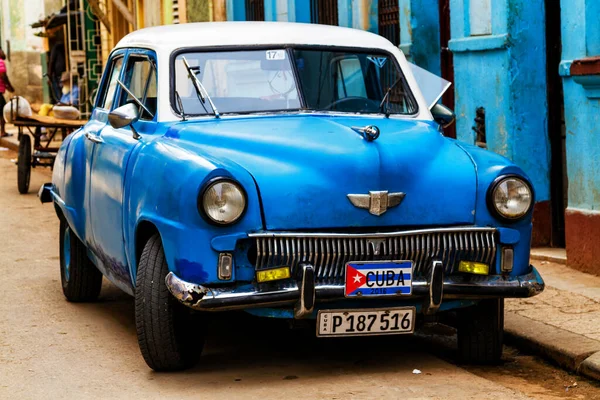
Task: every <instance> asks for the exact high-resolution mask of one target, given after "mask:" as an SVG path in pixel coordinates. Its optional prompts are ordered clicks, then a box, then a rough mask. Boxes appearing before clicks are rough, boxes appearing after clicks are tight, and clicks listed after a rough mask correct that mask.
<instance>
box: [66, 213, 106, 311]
mask: <svg viewBox="0 0 600 400" xmlns="http://www.w3.org/2000/svg"><path fill="white" fill-rule="evenodd" d="M59 241H60V280H61V282H62V289H63V293H64V295H65V297H66V298H67V300H68V301H72V302H86V301H94V300H96V299H97V298H98V295H100V289H101V288H102V273H101V272H100V271H98V269H97V268H96V266H95V265H94V264H93V263H92V262H91V261H90V259H89V258H88V256H87V248H86V247H85V245H84V244H83V243H81V241H80V240H79V238H77V236H76V235H75V233H74V232H73V231H71V228H70V227H69V224H67V222H66V221H65V220H63V219H61V221H60V239H59Z"/></svg>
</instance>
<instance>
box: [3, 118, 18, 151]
mask: <svg viewBox="0 0 600 400" xmlns="http://www.w3.org/2000/svg"><path fill="white" fill-rule="evenodd" d="M6 133H12V136H8V137H1V138H0V147H6V148H9V149H11V150H14V151H18V150H19V139H17V135H18V131H17V127H15V126H14V125H11V124H6Z"/></svg>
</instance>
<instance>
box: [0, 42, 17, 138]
mask: <svg viewBox="0 0 600 400" xmlns="http://www.w3.org/2000/svg"><path fill="white" fill-rule="evenodd" d="M5 59H6V54H4V51H3V50H2V49H1V48H0V137H3V136H11V135H12V134H7V133H6V131H5V121H4V116H3V113H2V110H4V105H5V104H6V99H5V98H4V92H6V91H7V90H8V91H9V92H14V91H15V89H14V88H13V86H12V85H11V83H10V80H9V79H8V75H7V73H6V64H5V63H4V60H5Z"/></svg>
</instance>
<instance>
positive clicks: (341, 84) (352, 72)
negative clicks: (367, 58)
mask: <svg viewBox="0 0 600 400" xmlns="http://www.w3.org/2000/svg"><path fill="white" fill-rule="evenodd" d="M335 72H336V75H337V79H336V87H337V97H338V99H342V98H344V97H365V98H366V97H368V96H367V87H366V85H365V78H364V75H363V70H362V66H361V64H360V60H359V59H358V57H349V58H344V59H342V60H340V61H338V64H337V70H336V71H335Z"/></svg>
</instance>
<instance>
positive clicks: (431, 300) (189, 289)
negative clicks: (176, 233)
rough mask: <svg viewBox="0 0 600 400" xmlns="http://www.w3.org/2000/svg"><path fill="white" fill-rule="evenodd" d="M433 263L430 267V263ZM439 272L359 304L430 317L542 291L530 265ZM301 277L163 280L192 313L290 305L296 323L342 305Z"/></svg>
mask: <svg viewBox="0 0 600 400" xmlns="http://www.w3.org/2000/svg"><path fill="white" fill-rule="evenodd" d="M435 263H436V262H434V264H435ZM441 270H442V269H441V268H439V266H438V265H433V268H432V269H431V276H429V277H428V279H423V278H420V279H415V280H413V290H412V295H410V296H398V297H393V296H385V297H383V298H382V297H369V298H364V299H361V300H366V301H369V300H376V299H378V300H382V299H383V300H391V299H398V300H403V299H407V298H413V299H414V298H423V299H424V300H425V301H424V305H425V308H424V310H425V313H428V314H432V313H435V311H436V310H437V309H438V308H439V306H440V304H441V302H442V300H443V299H479V298H490V297H509V298H510V297H531V296H535V295H537V294H539V293H541V292H542V291H543V290H544V281H543V279H542V277H541V276H540V274H539V273H538V271H537V270H536V269H535V268H534V267H533V266H531V271H530V272H529V273H527V274H525V275H521V276H516V277H510V276H502V275H493V276H477V275H468V276H467V275H457V276H443V274H441V273H440V271H441ZM301 271H302V272H301V276H300V277H298V279H297V281H296V282H293V281H292V282H290V281H281V282H278V283H277V282H275V283H270V284H262V285H256V284H248V285H244V286H239V287H231V286H229V287H207V286H202V285H198V284H195V283H190V282H186V281H184V280H182V279H181V278H179V277H178V276H177V275H175V274H174V273H173V272H169V274H168V275H167V276H166V278H165V283H166V285H167V288H168V289H169V291H170V292H171V293H172V294H173V296H175V298H176V299H177V300H179V301H180V302H181V303H183V304H185V305H186V306H188V307H190V308H193V309H195V310H202V311H225V310H236V309H244V308H256V307H274V306H285V305H290V306H293V307H294V309H295V316H296V318H303V317H305V316H307V315H310V314H311V313H312V311H313V308H314V305H315V303H316V302H325V301H335V300H343V299H345V297H344V286H343V285H322V284H316V283H315V280H314V267H313V266H312V265H310V264H306V263H305V264H302V268H301Z"/></svg>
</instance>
